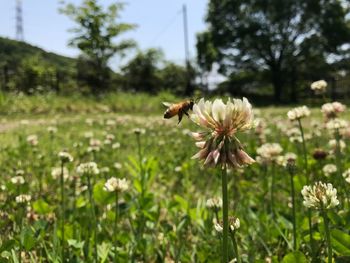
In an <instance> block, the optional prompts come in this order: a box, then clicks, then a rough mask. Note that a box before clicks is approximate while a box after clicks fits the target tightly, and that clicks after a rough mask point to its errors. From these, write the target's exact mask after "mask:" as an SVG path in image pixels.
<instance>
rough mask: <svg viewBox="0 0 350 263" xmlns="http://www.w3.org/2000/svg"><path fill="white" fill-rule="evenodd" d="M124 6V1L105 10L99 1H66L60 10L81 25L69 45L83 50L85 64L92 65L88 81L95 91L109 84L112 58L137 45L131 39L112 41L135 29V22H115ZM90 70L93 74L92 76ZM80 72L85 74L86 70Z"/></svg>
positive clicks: (106, 87) (105, 87) (82, 57)
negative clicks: (74, 3) (109, 65)
mask: <svg viewBox="0 0 350 263" xmlns="http://www.w3.org/2000/svg"><path fill="white" fill-rule="evenodd" d="M123 7H124V5H123V4H122V3H115V4H112V5H110V6H108V8H107V10H103V7H102V6H101V5H99V4H98V1H97V0H84V1H83V3H82V4H81V5H80V6H75V5H73V4H66V5H65V6H64V7H63V8H61V9H60V11H61V12H62V13H64V14H66V15H67V16H68V17H69V18H71V19H72V20H73V21H74V22H75V23H76V24H78V27H77V28H74V29H72V32H73V33H74V34H75V35H76V36H75V37H74V38H73V39H72V40H71V41H70V43H69V44H70V45H71V46H74V47H77V48H79V49H80V50H81V52H82V56H81V57H80V59H84V60H86V63H85V66H88V67H89V68H90V71H89V76H87V77H86V79H89V83H88V84H89V85H90V86H91V91H92V92H93V93H94V94H97V93H99V92H100V91H103V90H106V89H108V87H109V85H108V84H109V78H110V69H109V67H108V62H109V60H110V59H111V58H112V57H113V56H114V55H115V54H119V55H123V54H124V52H125V51H126V50H127V49H129V48H131V47H134V46H135V43H134V42H133V41H131V40H123V41H120V42H119V43H117V44H115V43H114V42H113V40H114V38H116V37H118V36H120V35H121V34H122V33H125V32H127V31H129V30H132V29H134V28H135V25H132V24H127V23H117V22H116V19H117V18H119V13H120V11H121V10H122V9H123ZM79 68H85V67H78V69H79ZM90 72H93V73H94V74H92V75H91V74H90ZM78 75H84V72H80V73H78Z"/></svg>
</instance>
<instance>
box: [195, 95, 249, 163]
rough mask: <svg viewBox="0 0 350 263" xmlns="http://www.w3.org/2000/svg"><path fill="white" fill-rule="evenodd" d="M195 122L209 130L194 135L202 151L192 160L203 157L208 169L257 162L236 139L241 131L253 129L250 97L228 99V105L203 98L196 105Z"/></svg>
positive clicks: (218, 100)
mask: <svg viewBox="0 0 350 263" xmlns="http://www.w3.org/2000/svg"><path fill="white" fill-rule="evenodd" d="M190 118H191V120H192V121H193V122H195V123H196V124H197V125H199V126H201V127H203V128H205V129H206V131H204V132H200V133H192V136H193V138H194V139H195V140H196V141H197V143H196V146H197V147H199V148H200V149H201V150H200V151H199V152H198V153H197V154H196V155H194V156H193V157H192V158H199V159H200V160H203V161H204V165H208V166H217V165H221V166H222V167H224V166H226V165H227V166H231V167H240V166H242V165H246V164H251V163H253V162H255V161H254V160H253V159H252V158H251V157H250V156H249V155H248V154H247V153H245V152H244V151H243V147H242V145H241V143H240V142H239V140H238V139H237V138H236V136H235V135H236V133H237V132H243V131H247V130H249V129H251V128H252V126H253V112H252V106H251V104H250V103H249V102H248V100H247V99H246V98H243V100H240V99H232V100H231V99H228V101H227V103H226V104H225V103H224V102H223V101H222V100H221V99H216V100H214V102H211V101H205V100H204V99H201V100H200V101H199V102H198V103H197V104H195V105H194V106H193V114H191V116H190Z"/></svg>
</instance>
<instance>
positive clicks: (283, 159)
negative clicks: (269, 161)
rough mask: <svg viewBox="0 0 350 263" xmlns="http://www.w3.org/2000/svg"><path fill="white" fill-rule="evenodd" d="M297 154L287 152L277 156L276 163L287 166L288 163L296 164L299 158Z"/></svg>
mask: <svg viewBox="0 0 350 263" xmlns="http://www.w3.org/2000/svg"><path fill="white" fill-rule="evenodd" d="M297 158H298V157H297V155H296V154H295V153H291V152H289V153H286V154H285V155H280V156H277V159H276V163H277V164H278V165H281V166H284V167H286V166H287V165H294V164H295V162H296V160H297Z"/></svg>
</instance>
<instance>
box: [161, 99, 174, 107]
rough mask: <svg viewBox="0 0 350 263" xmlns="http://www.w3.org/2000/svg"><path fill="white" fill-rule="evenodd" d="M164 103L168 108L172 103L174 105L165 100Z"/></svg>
mask: <svg viewBox="0 0 350 263" xmlns="http://www.w3.org/2000/svg"><path fill="white" fill-rule="evenodd" d="M162 104H163V105H164V106H165V107H167V108H169V107H170V106H171V105H173V103H170V102H166V101H163V102H162Z"/></svg>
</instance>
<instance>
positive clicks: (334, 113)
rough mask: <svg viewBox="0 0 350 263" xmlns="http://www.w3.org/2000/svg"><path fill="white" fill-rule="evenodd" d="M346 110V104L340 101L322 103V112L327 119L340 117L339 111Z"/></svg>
mask: <svg viewBox="0 0 350 263" xmlns="http://www.w3.org/2000/svg"><path fill="white" fill-rule="evenodd" d="M345 110H346V106H345V105H344V104H342V103H340V102H337V101H335V102H331V103H326V104H323V105H322V108H321V112H322V113H323V115H324V116H325V117H326V118H327V119H333V118H336V117H338V115H339V113H342V112H344V111H345Z"/></svg>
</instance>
